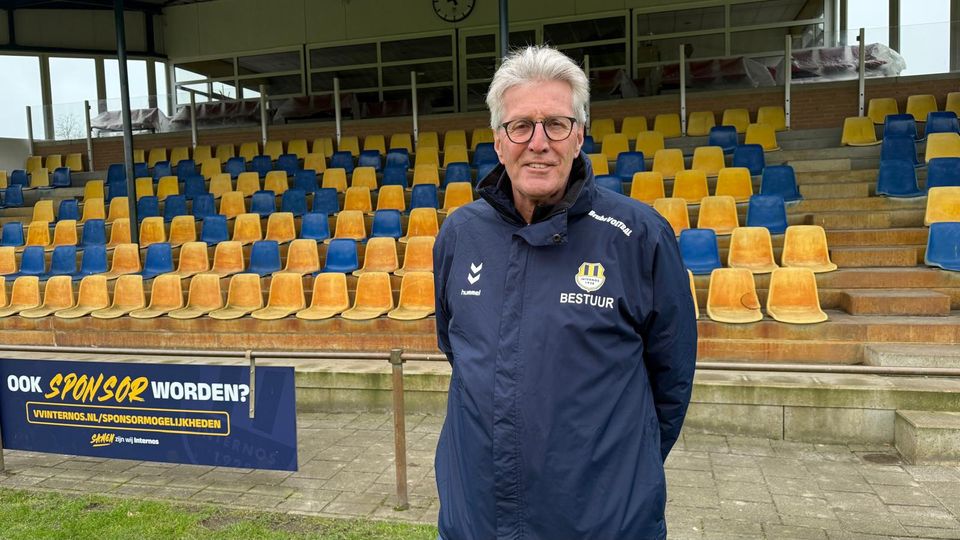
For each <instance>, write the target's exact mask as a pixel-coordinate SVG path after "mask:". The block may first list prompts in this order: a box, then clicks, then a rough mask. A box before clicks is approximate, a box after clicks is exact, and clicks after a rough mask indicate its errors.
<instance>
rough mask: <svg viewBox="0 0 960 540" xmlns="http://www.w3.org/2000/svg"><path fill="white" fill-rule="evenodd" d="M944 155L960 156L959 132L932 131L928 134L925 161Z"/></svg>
mask: <svg viewBox="0 0 960 540" xmlns="http://www.w3.org/2000/svg"><path fill="white" fill-rule="evenodd" d="M942 157H960V135H958V134H957V133H953V132H950V133H931V134H929V135H927V151H926V153H925V154H924V161H926V162H927V163H930V160H931V159H936V158H942Z"/></svg>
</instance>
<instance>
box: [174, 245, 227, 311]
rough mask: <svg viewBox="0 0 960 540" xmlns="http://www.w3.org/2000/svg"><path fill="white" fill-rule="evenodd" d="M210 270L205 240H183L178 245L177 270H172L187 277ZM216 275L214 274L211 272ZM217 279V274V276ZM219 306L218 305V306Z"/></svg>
mask: <svg viewBox="0 0 960 540" xmlns="http://www.w3.org/2000/svg"><path fill="white" fill-rule="evenodd" d="M209 270H210V258H209V257H208V256H207V244H206V242H196V241H193V242H185V243H183V245H182V246H181V247H180V257H179V260H178V261H177V270H176V272H174V273H175V274H177V275H178V276H180V277H182V278H188V277H190V276H193V275H195V274H199V273H201V272H208V271H209ZM211 275H212V276H216V274H211ZM217 279H219V276H217ZM218 307H219V306H218Z"/></svg>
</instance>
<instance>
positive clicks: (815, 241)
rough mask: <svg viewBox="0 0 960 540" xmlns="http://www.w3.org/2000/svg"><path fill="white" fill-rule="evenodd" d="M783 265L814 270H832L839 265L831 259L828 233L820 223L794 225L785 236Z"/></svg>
mask: <svg viewBox="0 0 960 540" xmlns="http://www.w3.org/2000/svg"><path fill="white" fill-rule="evenodd" d="M780 259H781V260H780V262H781V264H782V265H783V266H791V267H803V268H809V269H811V270H813V271H814V272H817V273H820V272H832V271H834V270H836V269H837V265H836V264H834V263H833V261H831V260H830V252H829V250H828V248H827V234H826V233H825V232H824V230H823V227H821V226H819V225H792V226H790V227H787V232H786V234H785V235H784V238H783V254H782V255H781V257H780Z"/></svg>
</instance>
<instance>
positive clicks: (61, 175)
mask: <svg viewBox="0 0 960 540" xmlns="http://www.w3.org/2000/svg"><path fill="white" fill-rule="evenodd" d="M71 183H72V181H71V180H70V169H68V168H66V167H57V168H56V169H53V176H52V177H51V179H50V187H55V188H58V187H70V185H71Z"/></svg>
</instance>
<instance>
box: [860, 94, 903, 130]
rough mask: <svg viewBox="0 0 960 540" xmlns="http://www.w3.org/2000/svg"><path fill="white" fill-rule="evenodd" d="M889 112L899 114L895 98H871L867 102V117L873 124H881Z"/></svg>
mask: <svg viewBox="0 0 960 540" xmlns="http://www.w3.org/2000/svg"><path fill="white" fill-rule="evenodd" d="M890 114H900V107H899V106H897V100H895V99H893V98H872V99H871V100H870V101H869V103H868V104H867V117H869V118H870V120H871V121H873V123H874V124H879V125H881V126H882V125H883V124H884V123H885V122H886V119H887V115H890Z"/></svg>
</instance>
